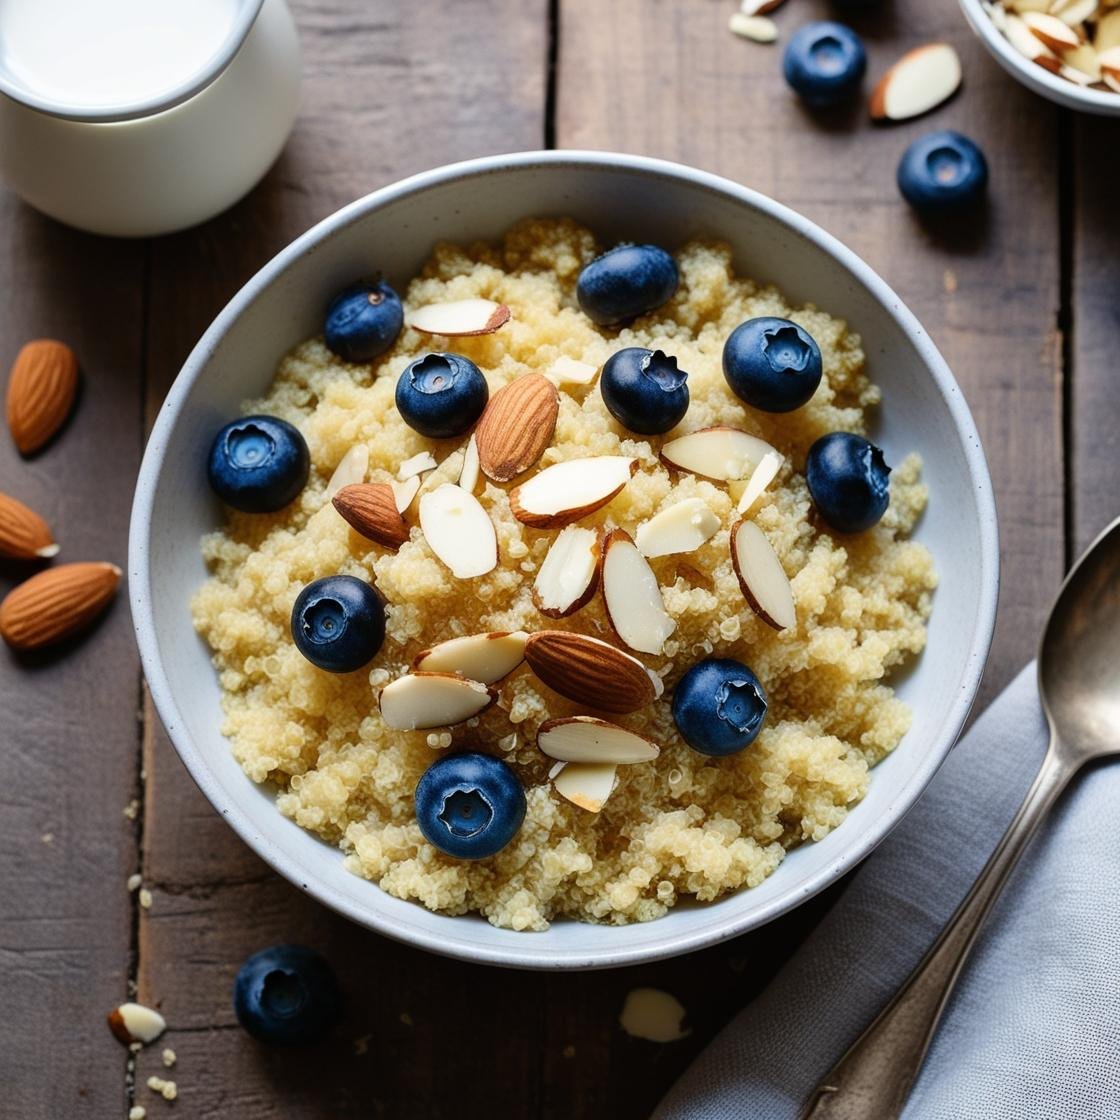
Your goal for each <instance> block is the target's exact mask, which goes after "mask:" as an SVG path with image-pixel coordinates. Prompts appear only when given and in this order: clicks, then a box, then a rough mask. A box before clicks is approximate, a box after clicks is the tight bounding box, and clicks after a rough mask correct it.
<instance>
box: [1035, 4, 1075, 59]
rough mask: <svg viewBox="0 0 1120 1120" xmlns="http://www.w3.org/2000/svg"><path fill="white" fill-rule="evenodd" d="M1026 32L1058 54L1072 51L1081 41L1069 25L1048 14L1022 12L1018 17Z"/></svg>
mask: <svg viewBox="0 0 1120 1120" xmlns="http://www.w3.org/2000/svg"><path fill="white" fill-rule="evenodd" d="M1020 18H1021V19H1022V21H1023V23H1025V24H1026V26H1027V30H1028V31H1029V32H1030V33H1031V34H1032V35H1033V36H1034V37H1035V38H1036V39H1037V40H1038V41H1039V42H1040V43H1041V44H1042V45H1043V46H1044V47H1048V48H1049V49H1050V50H1052V51H1055V52H1056V53H1058V54H1060V53H1061V52H1062V51H1071V50H1073V49H1074V48H1075V47H1076V46H1077V45H1078V43H1080V42H1081V40H1080V39H1079V38H1078V37H1077V32H1076V31H1074V30H1073V28H1072V27H1070V26H1069V24H1067V23H1064V22H1063V21H1062V20H1060V19H1058V17H1057V16H1052V15H1050V13H1049V12H1024V13H1023V14H1022V16H1021V17H1020Z"/></svg>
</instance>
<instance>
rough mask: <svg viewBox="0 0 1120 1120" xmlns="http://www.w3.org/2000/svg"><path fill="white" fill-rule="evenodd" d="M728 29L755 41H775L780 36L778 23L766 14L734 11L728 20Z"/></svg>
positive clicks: (741, 36)
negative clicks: (748, 13)
mask: <svg viewBox="0 0 1120 1120" xmlns="http://www.w3.org/2000/svg"><path fill="white" fill-rule="evenodd" d="M727 29H728V31H730V32H731V33H732V34H733V35H738V36H739V37H740V38H743V39H750V40H751V42H753V43H773V42H774V40H775V39H777V38H778V25H777V24H776V23H775V22H774V21H773V20H772V19H767V18H766V16H764V15H758V14H756V15H747V14H746V13H745V12H733V13H732V15H731V18H730V19H729V20H728V21H727Z"/></svg>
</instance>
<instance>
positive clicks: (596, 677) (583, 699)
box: [525, 630, 657, 713]
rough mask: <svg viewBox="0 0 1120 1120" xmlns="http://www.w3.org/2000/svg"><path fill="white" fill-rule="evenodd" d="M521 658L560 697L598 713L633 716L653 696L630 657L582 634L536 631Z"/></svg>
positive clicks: (646, 677)
mask: <svg viewBox="0 0 1120 1120" xmlns="http://www.w3.org/2000/svg"><path fill="white" fill-rule="evenodd" d="M525 660H526V661H527V662H528V663H529V668H530V669H532V670H533V672H534V673H535V674H536V675H537V676H538V677H540V679H541V680H542V681H544V683H545V684H547V685H548V686H549V687H550V688H552V689H555V690H556V691H557V692H559V693H560V694H561V695H562V696H566V697H568V699H569V700H576V701H578V702H579V703H581V704H586V705H587V706H588V707H590V708H598V709H600V710H601V711H604V712H618V713H624V712H634V711H637V710H638V709H639V708H644V707H645V706H646V705H647V704H650V703H652V702H653V700H654V699H655V698H656V695H657V694H656V691H655V689H654V685H653V681H652V680H651V679H650V675H649V673H648V672H647V671H646V667H645V666H644V665H643V664H642V663H641V662H640V661H639V660H638V659H637V658H636V657H631V656H630V655H629V654H628V653H623V652H622V650H620V649H616V648H615V647H614V646H612V645H608V644H607V643H606V642H603V641H600V640H599V639H597V638H589V637H587V636H586V635H584V634H575V633H572V632H570V631H567V630H539V631H537V633H535V634H533V635H532V636H531V637H530V638H529V640H528V642H526V643H525Z"/></svg>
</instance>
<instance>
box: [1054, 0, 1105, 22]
mask: <svg viewBox="0 0 1120 1120" xmlns="http://www.w3.org/2000/svg"><path fill="white" fill-rule="evenodd" d="M1099 7H1100V3H1099V0H1054V3H1053V4H1051V5H1050V14H1051V15H1054V16H1057V17H1058V19H1060V20H1061V21H1062V23H1068V24H1069V26H1070V27H1080V26H1081V24H1083V23H1084V22H1085V21H1086V20H1087V19H1092V18H1093V16H1095V15H1096V14H1097V9H1098V8H1099Z"/></svg>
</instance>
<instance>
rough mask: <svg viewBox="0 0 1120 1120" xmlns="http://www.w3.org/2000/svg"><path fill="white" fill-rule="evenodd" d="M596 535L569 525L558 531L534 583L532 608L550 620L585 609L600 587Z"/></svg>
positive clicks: (598, 551) (597, 536)
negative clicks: (533, 606) (581, 608)
mask: <svg viewBox="0 0 1120 1120" xmlns="http://www.w3.org/2000/svg"><path fill="white" fill-rule="evenodd" d="M600 552H601V549H600V544H599V534H598V533H596V532H595V531H594V530H593V529H584V528H581V527H580V526H579V525H569V526H568V527H567V528H565V529H561V531H560V533H559V535H558V536H557V537H556V540H554V541H553V542H552V544H551V546H550V547H549V550H548V554H547V555H546V556H545V558H544V563H543V564H541V566H540V570H539V571H538V572H537V578H536V579H535V580H534V581H533V604H534V605H535V606H536V608H537V610H539V611H540V612H541V614H543V615H547V616H548V617H549V618H566V617H567V616H568V615H570V614H574V613H575V612H576V611H578V610H579V609H580V607H583V606H586V605H587V604H588V603H589V602H590V601H591V597H592V596H593V595H594V594H595V588H596V587H597V586H598V584H599V555H600Z"/></svg>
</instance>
